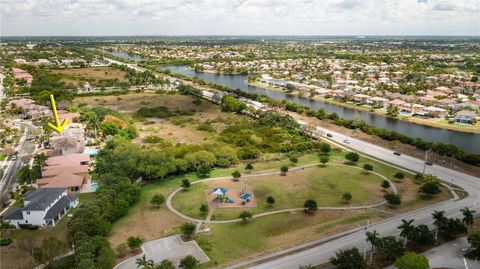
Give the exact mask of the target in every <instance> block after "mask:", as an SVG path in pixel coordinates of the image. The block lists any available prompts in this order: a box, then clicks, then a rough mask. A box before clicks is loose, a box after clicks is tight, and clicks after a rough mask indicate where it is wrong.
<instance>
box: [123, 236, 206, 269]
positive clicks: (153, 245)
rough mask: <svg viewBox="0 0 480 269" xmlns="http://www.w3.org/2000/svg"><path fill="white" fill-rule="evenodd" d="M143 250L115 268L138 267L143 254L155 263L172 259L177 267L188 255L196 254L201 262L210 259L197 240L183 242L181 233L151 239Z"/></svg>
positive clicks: (127, 268)
mask: <svg viewBox="0 0 480 269" xmlns="http://www.w3.org/2000/svg"><path fill="white" fill-rule="evenodd" d="M142 250H143V253H142V254H139V255H137V256H134V257H131V258H128V259H126V260H124V261H123V262H121V263H119V264H117V265H116V266H115V267H114V269H135V268H137V264H136V260H137V258H140V257H142V256H143V255H145V257H146V258H147V259H149V260H153V262H154V263H155V264H158V263H160V262H161V261H162V260H164V259H168V260H171V261H172V262H173V263H174V264H175V265H176V266H177V267H178V265H179V264H180V260H181V259H182V258H183V257H185V256H187V255H192V256H194V257H195V258H197V260H199V261H200V263H205V262H208V261H209V259H208V257H207V255H205V253H204V252H203V250H202V249H201V248H200V247H199V246H198V245H197V243H196V242H195V240H192V241H190V242H183V240H182V239H181V238H180V235H174V236H170V237H165V238H161V239H157V240H153V241H149V242H147V243H145V244H143V245H142Z"/></svg>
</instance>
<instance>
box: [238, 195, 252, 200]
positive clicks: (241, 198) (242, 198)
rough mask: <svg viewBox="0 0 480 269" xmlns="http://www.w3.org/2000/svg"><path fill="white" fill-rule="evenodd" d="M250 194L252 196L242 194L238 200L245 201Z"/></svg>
mask: <svg viewBox="0 0 480 269" xmlns="http://www.w3.org/2000/svg"><path fill="white" fill-rule="evenodd" d="M251 196H252V194H250V193H246V194H244V195H243V196H242V197H240V200H244V201H246V200H247V199H248V198H250V197H251Z"/></svg>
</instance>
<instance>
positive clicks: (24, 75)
mask: <svg viewBox="0 0 480 269" xmlns="http://www.w3.org/2000/svg"><path fill="white" fill-rule="evenodd" d="M12 73H13V77H14V78H15V79H17V80H20V79H24V80H26V81H27V85H31V84H32V81H33V77H32V75H30V74H29V73H28V72H27V71H25V70H22V69H19V68H12Z"/></svg>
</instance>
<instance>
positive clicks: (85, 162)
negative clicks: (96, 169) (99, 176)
mask: <svg viewBox="0 0 480 269" xmlns="http://www.w3.org/2000/svg"><path fill="white" fill-rule="evenodd" d="M89 164H90V156H89V155H88V154H83V153H77V154H70V155H66V156H55V157H50V158H48V159H47V160H46V161H45V167H44V168H43V170H42V178H40V179H37V185H38V187H39V188H65V189H67V191H68V193H69V194H72V193H76V192H80V191H82V189H84V186H86V185H89V184H90V181H91V179H90V175H89V171H90V166H89Z"/></svg>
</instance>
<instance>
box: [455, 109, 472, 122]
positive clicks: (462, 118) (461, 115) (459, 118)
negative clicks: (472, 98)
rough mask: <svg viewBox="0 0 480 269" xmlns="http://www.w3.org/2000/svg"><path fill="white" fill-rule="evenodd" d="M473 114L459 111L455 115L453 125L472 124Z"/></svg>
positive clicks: (468, 111)
mask: <svg viewBox="0 0 480 269" xmlns="http://www.w3.org/2000/svg"><path fill="white" fill-rule="evenodd" d="M475 116H476V115H475V113H473V112H472V111H470V110H461V111H458V112H457V113H456V114H455V119H454V122H455V123H460V124H473V123H475Z"/></svg>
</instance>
